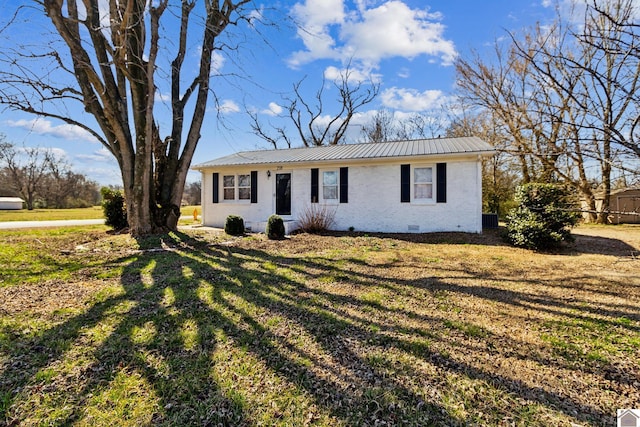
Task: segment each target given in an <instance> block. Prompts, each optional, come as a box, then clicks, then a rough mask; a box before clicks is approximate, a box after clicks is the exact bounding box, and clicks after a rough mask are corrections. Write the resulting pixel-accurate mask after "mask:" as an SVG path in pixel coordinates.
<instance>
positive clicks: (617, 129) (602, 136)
mask: <svg viewBox="0 0 640 427" xmlns="http://www.w3.org/2000/svg"><path fill="white" fill-rule="evenodd" d="M632 16H633V6H632V2H630V1H627V0H615V1H613V2H605V3H602V2H596V1H594V2H593V4H591V5H588V7H587V8H586V11H585V15H584V21H583V23H582V24H581V25H574V24H573V23H571V22H569V23H567V22H565V21H564V20H563V17H562V16H560V15H559V16H558V18H557V19H556V22H555V23H554V25H551V26H548V27H544V28H542V27H536V28H534V29H533V30H532V31H530V32H528V33H526V34H525V35H524V36H522V37H519V38H518V37H516V36H514V35H511V36H512V37H511V44H510V45H509V46H508V49H507V50H506V51H505V50H503V49H501V48H500V47H499V46H498V45H497V44H496V57H495V58H494V60H493V61H491V60H489V61H487V60H485V59H483V58H480V56H478V55H476V56H475V57H474V58H473V59H472V60H465V59H460V60H459V61H458V63H457V64H456V66H457V71H458V78H459V80H458V81H459V86H460V88H461V93H462V94H463V97H464V98H465V99H467V100H468V101H470V102H472V103H473V104H474V105H476V106H480V107H482V108H486V109H488V110H490V111H491V112H492V114H493V115H494V117H495V118H496V119H497V120H498V122H499V124H500V125H501V126H503V127H504V128H505V130H506V131H507V133H508V134H509V136H510V139H511V144H510V146H509V147H508V150H509V152H510V153H511V154H513V155H515V156H516V157H517V158H518V159H519V161H520V165H521V174H522V177H523V180H524V181H525V182H527V181H530V180H539V181H543V182H548V181H556V180H557V181H562V182H565V183H568V184H570V185H572V186H573V187H574V188H575V189H576V190H577V191H578V192H579V193H580V195H581V196H582V198H583V200H585V202H586V204H587V206H588V208H589V209H588V210H589V211H591V220H593V221H598V222H606V221H607V212H606V206H608V205H609V203H608V198H609V195H610V191H611V179H612V170H613V168H614V167H616V166H617V167H619V168H625V166H624V165H621V164H620V162H619V161H618V159H619V158H620V156H621V155H624V153H625V151H626V152H627V153H631V152H635V149H634V148H635V147H636V145H635V144H636V143H635V141H634V140H633V135H634V131H635V128H636V125H637V124H638V123H640V118H639V117H640V116H639V115H638V114H639V113H638V111H639V109H638V107H639V106H640V104H639V103H638V98H637V93H638V92H639V91H640V86H639V84H640V80H639V79H640V60H639V58H638V56H637V51H638V49H637V47H638V46H637V41H636V40H637V36H636V37H631V36H630V34H631V32H632V27H631V26H630V24H629V22H630V21H629V20H630V19H631V17H632ZM623 24H624V25H623ZM632 52H633V53H635V54H636V56H635V57H634V56H633V54H632ZM594 166H596V167H597V168H598V169H594ZM588 169H590V170H589V171H588ZM594 170H597V173H596V174H594ZM596 191H601V192H602V194H603V197H604V203H603V205H602V206H603V207H604V208H601V209H600V211H599V212H598V213H597V215H596V214H595V212H596V207H597V204H596Z"/></svg>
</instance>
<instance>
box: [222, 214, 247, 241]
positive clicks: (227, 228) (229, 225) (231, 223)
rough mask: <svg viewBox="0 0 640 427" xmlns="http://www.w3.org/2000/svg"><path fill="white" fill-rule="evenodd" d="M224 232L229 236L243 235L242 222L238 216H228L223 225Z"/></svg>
mask: <svg viewBox="0 0 640 427" xmlns="http://www.w3.org/2000/svg"><path fill="white" fill-rule="evenodd" d="M224 232H225V233H227V234H229V235H231V236H241V235H243V234H244V220H243V219H242V217H241V216H238V215H229V216H228V217H227V220H226V221H225V223H224Z"/></svg>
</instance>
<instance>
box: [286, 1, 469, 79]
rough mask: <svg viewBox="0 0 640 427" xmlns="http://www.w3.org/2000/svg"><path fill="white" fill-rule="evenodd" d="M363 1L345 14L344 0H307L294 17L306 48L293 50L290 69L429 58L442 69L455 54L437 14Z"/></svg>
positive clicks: (399, 3) (394, 3) (399, 4)
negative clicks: (322, 63) (317, 62)
mask: <svg viewBox="0 0 640 427" xmlns="http://www.w3.org/2000/svg"><path fill="white" fill-rule="evenodd" d="M369 4H370V2H368V1H365V0H361V1H359V2H358V5H357V6H358V8H357V10H354V11H351V12H350V13H345V7H344V2H343V0H330V1H326V0H306V1H305V2H304V3H297V4H296V5H295V6H294V7H293V9H292V14H293V16H294V17H296V19H297V20H298V21H299V23H300V25H301V28H300V29H299V30H298V36H299V37H300V39H302V41H303V43H304V45H305V47H306V50H303V51H298V52H295V53H294V54H293V55H292V56H291V58H290V60H289V65H290V66H292V67H298V66H300V65H302V64H305V63H308V62H311V61H313V60H316V59H340V60H342V61H347V60H349V59H354V60H357V61H360V62H361V63H363V64H365V65H366V66H367V67H370V68H375V67H377V64H378V63H379V62H380V61H381V60H382V59H385V58H391V57H405V58H414V57H416V56H419V55H430V56H433V57H435V58H438V59H439V61H440V62H441V63H443V64H445V65H450V64H451V63H453V60H454V59H455V57H456V55H457V53H456V50H455V46H454V44H453V42H452V41H450V40H446V39H445V38H444V37H443V34H444V30H445V27H444V25H442V24H441V23H440V22H438V21H439V20H441V18H442V16H441V15H440V14H438V13H429V12H428V11H427V10H422V9H411V8H410V7H409V6H407V5H406V4H405V3H404V2H402V1H399V0H390V1H387V2H385V3H383V4H382V5H380V6H378V7H369Z"/></svg>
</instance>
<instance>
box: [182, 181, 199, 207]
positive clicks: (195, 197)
mask: <svg viewBox="0 0 640 427" xmlns="http://www.w3.org/2000/svg"><path fill="white" fill-rule="evenodd" d="M184 194H185V199H186V201H187V203H188V204H190V205H199V204H200V203H201V202H202V200H201V199H202V183H201V182H200V181H195V182H190V183H188V184H187V186H186V188H185V190H184Z"/></svg>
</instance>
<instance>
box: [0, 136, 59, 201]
mask: <svg viewBox="0 0 640 427" xmlns="http://www.w3.org/2000/svg"><path fill="white" fill-rule="evenodd" d="M55 161H56V159H55V158H54V155H53V153H52V151H51V150H47V149H42V148H40V147H22V148H18V147H16V146H15V145H14V144H12V143H10V142H7V141H6V139H5V137H4V136H2V135H0V167H2V168H3V169H2V173H3V174H4V175H5V177H4V181H5V182H7V183H8V184H9V185H10V186H11V188H12V189H13V191H15V192H16V193H17V194H18V195H19V196H20V197H22V199H23V200H24V201H25V203H26V204H27V209H29V210H32V209H33V208H34V203H35V201H36V197H37V196H38V195H41V193H42V191H41V190H42V187H41V186H40V183H41V181H42V180H43V179H44V178H45V177H46V175H47V173H48V172H49V168H50V165H51V163H52V162H55Z"/></svg>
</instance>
